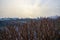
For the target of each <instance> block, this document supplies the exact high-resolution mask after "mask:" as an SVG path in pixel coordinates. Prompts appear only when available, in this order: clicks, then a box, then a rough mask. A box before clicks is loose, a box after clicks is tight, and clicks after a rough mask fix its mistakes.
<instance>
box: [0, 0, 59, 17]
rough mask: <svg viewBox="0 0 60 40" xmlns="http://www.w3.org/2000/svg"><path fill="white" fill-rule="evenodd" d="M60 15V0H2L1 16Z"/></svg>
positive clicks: (0, 0) (0, 1) (0, 6)
mask: <svg viewBox="0 0 60 40" xmlns="http://www.w3.org/2000/svg"><path fill="white" fill-rule="evenodd" d="M54 15H59V16H60V0H0V17H22V18H26V17H27V18H35V17H40V16H43V17H44V16H54Z"/></svg>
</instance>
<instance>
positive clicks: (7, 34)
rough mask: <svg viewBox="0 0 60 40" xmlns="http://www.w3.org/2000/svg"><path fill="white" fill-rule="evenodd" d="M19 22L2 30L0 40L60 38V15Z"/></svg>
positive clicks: (57, 39)
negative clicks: (52, 17) (55, 17)
mask: <svg viewBox="0 0 60 40" xmlns="http://www.w3.org/2000/svg"><path fill="white" fill-rule="evenodd" d="M12 24H13V23H12ZM17 24H18V25H17V26H14V25H7V26H6V27H4V28H3V30H0V40H60V17H59V18H57V19H49V18H43V19H42V20H38V21H34V20H33V19H32V20H30V21H29V22H27V23H23V24H22V25H21V23H17Z"/></svg>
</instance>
